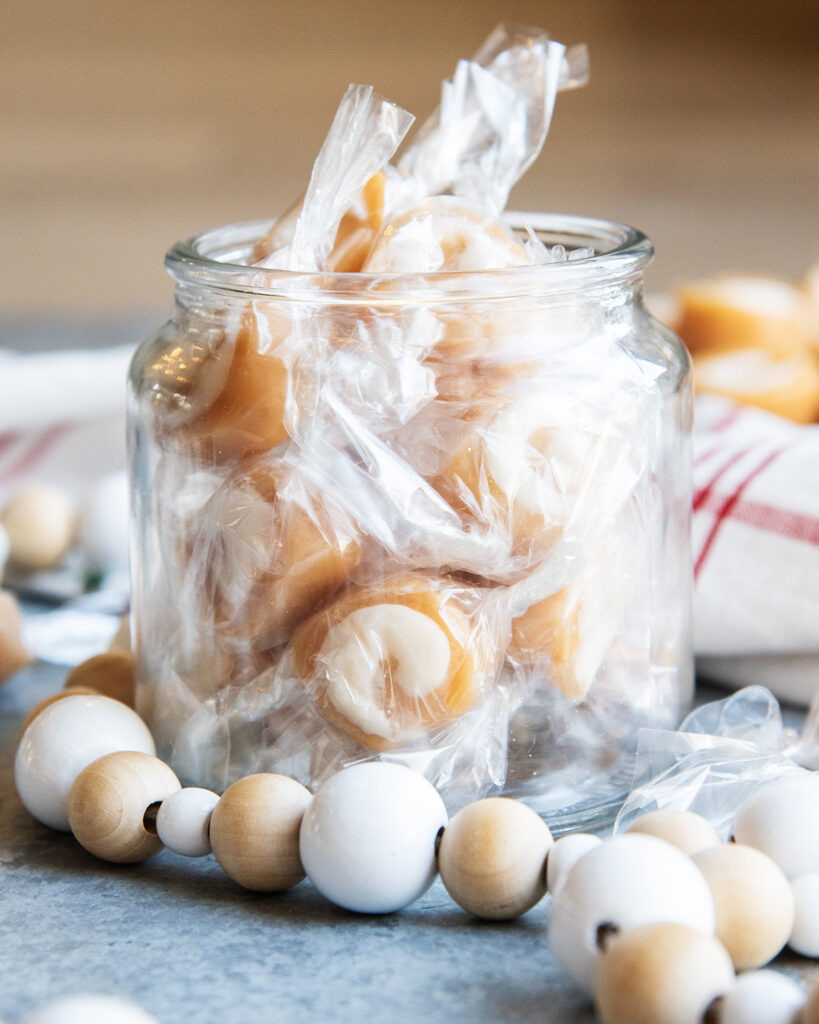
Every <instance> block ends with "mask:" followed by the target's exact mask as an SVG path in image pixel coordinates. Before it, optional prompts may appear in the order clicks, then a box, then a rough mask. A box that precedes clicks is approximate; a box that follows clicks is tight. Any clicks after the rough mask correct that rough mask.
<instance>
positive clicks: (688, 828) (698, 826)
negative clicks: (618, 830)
mask: <svg viewBox="0 0 819 1024" xmlns="http://www.w3.org/2000/svg"><path fill="white" fill-rule="evenodd" d="M635 832H637V833H640V834H641V835H646V836H656V837H657V839H664V840H665V841H666V842H667V843H671V844H672V846H676V847H677V848H678V849H679V850H682V852H683V853H687V854H688V856H689V857H691V856H693V855H694V854H695V853H699V852H700V850H706V849H708V848H709V847H711V846H718V845H719V844H720V843H721V842H722V840H721V839H720V837H719V836H718V835H717V830H716V829H715V828H714V826H713V825H712V824H711V822H710V821H706V819H705V818H703V817H702V815H700V814H694V812H693V811H679V810H674V809H672V808H670V807H665V808H662V809H660V810H658V811H649V813H648V814H643V815H642V816H641V817H639V818H638V819H637V820H636V821H634V822H632V824H631V825H630V826H629V828H628V833H629V834H632V833H635Z"/></svg>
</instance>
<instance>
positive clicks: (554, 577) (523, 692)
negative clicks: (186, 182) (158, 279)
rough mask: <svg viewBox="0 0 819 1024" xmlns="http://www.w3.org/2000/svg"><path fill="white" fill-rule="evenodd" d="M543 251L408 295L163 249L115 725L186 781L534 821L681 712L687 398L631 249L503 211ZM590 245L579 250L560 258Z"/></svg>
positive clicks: (135, 480)
mask: <svg viewBox="0 0 819 1024" xmlns="http://www.w3.org/2000/svg"><path fill="white" fill-rule="evenodd" d="M525 222H526V223H527V224H528V225H530V226H533V227H534V228H535V230H536V231H537V232H538V234H539V236H540V237H541V238H542V240H543V241H545V242H546V243H547V244H548V245H552V246H553V245H555V244H558V243H559V244H561V245H563V246H565V247H566V249H567V251H568V253H569V256H570V257H571V254H572V252H577V253H578V256H579V257H580V258H576V259H574V258H568V259H564V260H562V261H555V262H550V263H545V264H541V265H536V266H527V267H519V268H513V269H503V270H492V271H476V272H471V271H469V272H458V273H446V274H434V275H426V276H420V275H417V276H416V275H383V276H379V277H372V276H369V277H368V276H364V275H361V274H328V273H295V272H283V271H275V270H259V269H257V268H253V267H249V266H247V265H243V263H242V261H243V260H246V259H247V256H248V253H249V252H250V250H251V249H252V246H253V243H254V241H255V240H256V239H257V238H259V237H260V236H261V235H263V234H264V231H265V230H266V228H267V226H268V225H266V224H245V225H234V226H230V227H226V228H222V229H218V230H215V231H211V232H209V233H207V234H204V235H201V236H199V237H198V238H195V239H192V240H190V241H188V242H185V243H182V244H179V245H177V246H175V247H174V248H173V249H171V250H170V252H169V253H168V256H167V261H166V262H167V266H168V269H169V271H170V273H171V274H172V275H173V277H174V278H175V280H176V283H177V286H176V302H175V311H174V315H173V317H172V319H171V320H170V321H169V322H168V323H167V324H166V325H165V326H164V327H163V328H162V329H161V330H160V331H159V332H158V333H157V334H155V335H154V336H153V337H152V338H150V339H148V340H147V341H146V342H145V343H144V344H143V345H142V346H141V347H140V349H139V350H138V352H137V354H136V356H135V358H134V361H133V366H132V371H131V382H130V398H129V404H130V409H129V422H130V427H129V430H130V451H131V467H132V484H133V518H134V529H133V551H132V573H133V631H134V643H135V651H136V660H137V686H138V698H137V700H138V710H139V711H140V713H141V714H142V715H144V716H145V718H146V720H147V721H148V722H149V724H150V726H151V728H152V729H153V732H154V735H155V738H156V741H157V748H158V751H159V754H160V756H162V757H164V758H167V759H168V760H169V761H170V763H171V765H172V766H173V767H174V769H175V770H176V771H177V772H178V773H179V775H180V777H181V778H183V779H184V780H185V781H186V782H187V783H189V784H198V785H203V786H207V787H210V788H214V789H217V790H222V789H224V788H225V787H226V786H227V785H228V784H230V783H231V782H232V781H233V780H235V779H236V778H238V777H240V776H242V775H244V774H248V773H251V772H255V771H279V772H282V773H285V774H290V775H293V776H295V777H297V778H298V779H300V781H302V782H304V783H305V784H307V785H308V786H312V787H315V786H316V785H318V784H319V783H320V782H321V781H322V779H323V778H325V777H326V776H327V775H329V774H331V773H332V772H333V771H335V770H337V769H339V768H340V767H342V766H344V765H346V764H349V763H352V762H355V761H359V760H362V759H366V758H371V757H378V758H382V759H388V760H395V761H400V762H403V763H406V764H409V765H411V766H413V767H414V768H416V769H417V770H419V771H421V772H423V773H424V774H425V775H426V776H427V777H428V778H429V779H430V780H431V781H432V782H433V783H434V784H435V785H437V786H438V787H439V788H440V790H441V792H442V793H443V795H444V798H445V799H446V800H447V802H448V804H449V805H450V806H451V807H457V806H459V805H461V804H463V803H465V802H467V801H468V800H471V799H474V798H476V797H478V796H480V795H484V794H487V793H503V794H506V795H510V796H515V797H519V798H521V799H523V800H525V801H526V802H528V803H529V804H530V805H531V806H533V807H534V808H535V809H536V810H538V811H539V812H540V813H542V814H544V815H545V816H546V817H547V820H548V821H549V823H550V825H552V826H554V827H555V828H556V829H557V830H558V831H559V830H561V829H564V828H567V827H577V826H579V825H584V824H589V823H591V822H595V821H599V820H602V818H604V817H605V816H607V815H608V814H610V813H611V811H612V810H613V808H614V807H615V806H616V805H617V802H618V801H619V800H620V799H621V798H622V796H623V794H624V793H625V791H626V790H627V788H628V782H629V776H630V770H631V762H632V759H633V753H634V750H635V746H636V737H637V732H638V730H639V729H640V728H641V727H642V726H650V727H659V728H668V727H674V726H675V725H676V724H677V722H678V721H679V719H680V718H681V716H682V715H683V714H684V713H685V711H686V709H687V708H688V706H689V703H690V698H691V692H692V660H691V641H690V612H689V606H690V596H691V562H690V551H689V525H690V524H689V517H690V497H691V495H690V486H691V484H690V447H689V442H690V428H691V393H690V383H689V367H688V359H687V356H686V353H685V350H684V348H683V346H682V345H681V343H680V342H679V341H678V339H677V338H676V337H674V335H673V334H672V333H671V332H669V331H668V330H667V329H666V328H665V327H664V326H662V325H661V324H660V323H658V322H657V321H656V320H654V319H653V318H652V317H651V316H650V315H649V313H648V312H647V310H646V308H645V306H644V303H643V294H642V274H643V269H644V267H645V265H646V263H647V262H648V260H649V259H650V258H651V254H652V248H651V245H650V243H649V241H648V240H647V239H646V238H645V237H644V236H643V235H641V234H640V233H639V232H637V231H635V230H633V229H631V228H627V227H623V226H621V225H617V224H612V223H607V222H603V221H596V220H588V219H582V218H576V217H566V216H552V215H526V217H525ZM587 247H588V248H589V249H591V250H593V255H589V254H588V253H586V254H585V255H584V254H583V253H582V252H579V250H581V249H585V248H587Z"/></svg>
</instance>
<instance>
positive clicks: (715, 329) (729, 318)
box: [675, 274, 807, 358]
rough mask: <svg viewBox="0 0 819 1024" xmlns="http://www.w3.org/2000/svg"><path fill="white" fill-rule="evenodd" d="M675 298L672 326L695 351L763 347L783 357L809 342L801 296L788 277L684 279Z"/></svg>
mask: <svg viewBox="0 0 819 1024" xmlns="http://www.w3.org/2000/svg"><path fill="white" fill-rule="evenodd" d="M677 301H678V303H679V305H680V315H679V318H678V320H677V322H676V325H675V326H676V329H677V332H678V334H679V335H680V337H681V338H682V340H683V341H684V342H685V344H686V345H687V347H688V349H689V350H690V351H691V352H692V353H693V354H694V355H695V356H696V355H699V354H700V353H701V352H706V351H707V352H709V353H711V354H713V353H716V352H727V351H731V350H735V349H746V348H762V349H764V350H766V351H767V352H769V353H770V354H771V355H772V356H778V357H780V358H781V357H783V356H787V355H791V354H793V353H794V352H796V351H798V350H799V349H800V348H802V347H804V346H805V345H806V344H807V338H806V336H805V297H804V294H803V293H802V292H800V290H799V289H798V288H797V287H796V286H795V285H793V284H791V283H790V282H788V281H780V280H777V279H776V278H772V277H752V276H741V275H729V274H726V275H722V276H717V277H714V278H711V279H709V280H706V281H700V282H696V283H691V284H687V285H683V286H682V287H681V288H680V289H679V290H678V292H677Z"/></svg>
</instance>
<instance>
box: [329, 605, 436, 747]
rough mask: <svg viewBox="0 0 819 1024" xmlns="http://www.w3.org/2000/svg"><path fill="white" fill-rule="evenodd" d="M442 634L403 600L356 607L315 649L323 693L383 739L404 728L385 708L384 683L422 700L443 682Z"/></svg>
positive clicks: (361, 724) (434, 625)
mask: <svg viewBox="0 0 819 1024" xmlns="http://www.w3.org/2000/svg"><path fill="white" fill-rule="evenodd" d="M450 656H451V655H450V647H449V640H448V638H447V635H446V633H445V632H444V631H443V629H441V627H440V626H439V625H437V623H435V622H434V621H433V620H432V619H430V618H429V616H427V615H423V614H422V613H421V612H417V611H415V610H414V609H412V608H407V607H406V606H405V605H402V604H378V605H371V606H369V607H367V608H359V609H357V610H356V611H354V612H351V613H350V614H349V615H348V616H347V618H346V619H344V620H343V621H342V622H340V623H339V624H338V625H337V626H334V627H333V628H332V629H331V630H330V632H329V633H328V634H327V636H326V638H325V640H324V643H323V644H322V646H321V650H320V651H319V660H320V661H321V662H323V664H324V665H325V671H326V673H327V682H328V691H327V696H328V698H329V700H330V701H331V703H332V704H333V706H334V707H335V708H336V710H337V711H339V712H340V713H341V714H342V715H344V716H345V718H347V719H349V721H350V722H352V723H353V724H354V725H356V726H358V727H359V728H360V729H362V730H363V731H364V732H369V733H373V734H375V735H378V736H384V737H386V738H388V739H390V738H392V737H393V736H395V735H396V734H397V733H398V732H404V731H405V730H406V720H403V721H402V722H401V723H396V722H394V721H393V720H392V715H391V714H390V713H389V712H390V709H389V708H387V707H385V704H386V701H385V697H386V693H387V682H388V680H391V681H392V683H393V684H394V685H395V686H396V687H398V688H399V689H400V690H401V691H402V692H403V693H404V694H406V695H407V696H408V697H411V698H415V699H416V700H418V701H423V699H424V697H426V696H427V695H428V694H430V693H432V692H433V691H434V690H437V689H438V687H440V686H441V685H442V684H443V682H444V681H445V680H446V677H447V673H448V671H449V661H450Z"/></svg>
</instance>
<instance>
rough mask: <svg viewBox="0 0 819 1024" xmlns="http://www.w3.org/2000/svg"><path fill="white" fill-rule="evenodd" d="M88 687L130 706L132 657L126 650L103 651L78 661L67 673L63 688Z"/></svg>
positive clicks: (132, 687)
mask: <svg viewBox="0 0 819 1024" xmlns="http://www.w3.org/2000/svg"><path fill="white" fill-rule="evenodd" d="M78 686H81V687H90V688H91V689H92V690H95V691H96V692H97V693H101V694H102V695H103V697H110V698H111V699H112V700H118V701H120V702H121V703H122V704H127V705H128V707H129V708H132V707H133V706H134V656H133V654H129V653H128V652H127V651H106V652H105V653H104V654H95V655H94V657H93V658H88V659H87V660H86V661H83V662H81V663H80V664H79V665H77V666H76V667H75V668H72V669H71V671H70V672H69V673H68V675H67V676H66V679H65V683H64V684H63V689H65V690H73V689H75V688H76V687H78Z"/></svg>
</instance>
